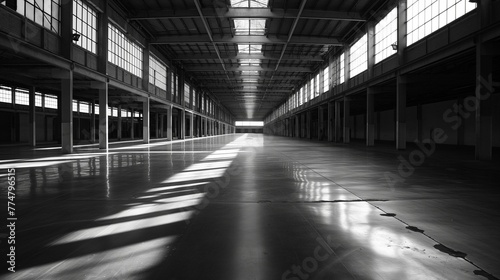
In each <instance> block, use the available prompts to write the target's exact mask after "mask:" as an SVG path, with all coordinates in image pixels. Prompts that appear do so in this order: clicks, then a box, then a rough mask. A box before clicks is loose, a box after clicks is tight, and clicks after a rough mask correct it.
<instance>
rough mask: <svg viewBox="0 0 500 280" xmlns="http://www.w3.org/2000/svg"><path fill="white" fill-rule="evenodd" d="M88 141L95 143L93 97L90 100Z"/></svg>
mask: <svg viewBox="0 0 500 280" xmlns="http://www.w3.org/2000/svg"><path fill="white" fill-rule="evenodd" d="M90 106H91V108H90V143H95V131H96V128H95V99H94V98H92V100H91V102H90Z"/></svg>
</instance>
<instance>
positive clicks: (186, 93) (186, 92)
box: [184, 83, 191, 107]
mask: <svg viewBox="0 0 500 280" xmlns="http://www.w3.org/2000/svg"><path fill="white" fill-rule="evenodd" d="M190 91H191V87H190V86H189V85H188V84H187V83H184V106H186V107H189V106H190V105H191V96H190Z"/></svg>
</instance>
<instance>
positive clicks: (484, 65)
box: [464, 0, 498, 160]
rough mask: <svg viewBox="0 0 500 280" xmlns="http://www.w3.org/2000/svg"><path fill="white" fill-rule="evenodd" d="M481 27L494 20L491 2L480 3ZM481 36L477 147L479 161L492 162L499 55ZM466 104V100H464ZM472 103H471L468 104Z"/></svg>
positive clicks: (477, 52)
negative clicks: (495, 58)
mask: <svg viewBox="0 0 500 280" xmlns="http://www.w3.org/2000/svg"><path fill="white" fill-rule="evenodd" d="M477 10H478V13H479V21H480V26H481V27H487V26H489V25H490V24H491V23H492V19H493V18H494V16H493V14H492V11H493V7H492V4H491V0H484V1H483V0H482V1H478V7H477ZM482 41H483V40H482V38H481V36H479V40H477V43H476V96H475V103H476V124H475V126H476V147H475V158H476V159H477V160H491V159H492V157H493V124H492V122H493V118H492V111H493V109H494V108H493V106H492V102H491V94H492V93H493V92H494V91H495V90H494V87H493V54H496V55H498V44H497V45H496V46H495V44H494V43H486V42H482ZM464 102H465V100H464ZM468 103H471V102H468Z"/></svg>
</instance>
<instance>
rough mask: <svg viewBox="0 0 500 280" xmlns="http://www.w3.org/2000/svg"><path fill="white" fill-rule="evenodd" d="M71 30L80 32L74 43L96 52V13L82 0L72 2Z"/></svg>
mask: <svg viewBox="0 0 500 280" xmlns="http://www.w3.org/2000/svg"><path fill="white" fill-rule="evenodd" d="M73 32H75V33H78V34H80V39H79V40H78V41H76V42H74V43H75V44H76V45H78V46H80V47H82V48H84V49H86V50H88V51H90V52H92V53H97V14H96V12H94V10H92V9H91V8H90V7H89V6H88V5H87V4H85V3H83V2H82V0H76V1H75V2H74V4H73Z"/></svg>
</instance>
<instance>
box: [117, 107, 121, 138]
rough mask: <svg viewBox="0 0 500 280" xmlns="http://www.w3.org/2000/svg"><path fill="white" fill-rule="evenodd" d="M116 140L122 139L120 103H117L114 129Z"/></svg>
mask: <svg viewBox="0 0 500 280" xmlns="http://www.w3.org/2000/svg"><path fill="white" fill-rule="evenodd" d="M116 134H117V136H118V141H120V140H122V105H118V124H117V129H116Z"/></svg>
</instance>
